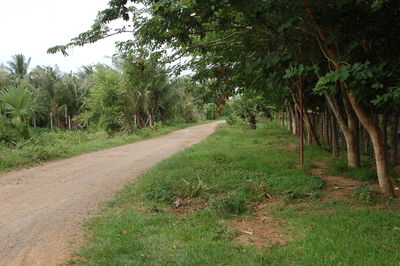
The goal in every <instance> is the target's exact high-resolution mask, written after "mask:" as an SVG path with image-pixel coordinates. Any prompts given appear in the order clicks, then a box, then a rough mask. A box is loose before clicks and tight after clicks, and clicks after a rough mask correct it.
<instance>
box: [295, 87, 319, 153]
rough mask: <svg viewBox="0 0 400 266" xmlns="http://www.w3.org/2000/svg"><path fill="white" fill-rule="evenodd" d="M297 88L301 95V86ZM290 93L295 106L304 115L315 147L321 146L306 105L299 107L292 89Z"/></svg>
mask: <svg viewBox="0 0 400 266" xmlns="http://www.w3.org/2000/svg"><path fill="white" fill-rule="evenodd" d="M297 87H298V89H299V93H300V87H301V86H299V85H297ZM301 90H302V88H301ZM290 92H291V94H292V98H293V102H294V105H295V106H296V107H297V109H298V111H299V112H300V114H301V113H302V114H303V119H304V121H305V122H306V125H307V128H308V130H309V132H310V135H311V140H312V143H313V144H314V145H317V146H321V143H320V142H319V139H318V137H317V135H316V134H315V131H314V126H313V125H312V123H311V120H310V117H309V116H308V113H307V109H306V108H305V106H304V103H303V106H302V108H301V107H300V106H299V104H298V103H297V100H296V96H295V94H294V92H293V90H292V89H291V90H290ZM299 96H300V94H299ZM300 109H301V110H300ZM300 123H301V119H300ZM300 133H301V130H300Z"/></svg>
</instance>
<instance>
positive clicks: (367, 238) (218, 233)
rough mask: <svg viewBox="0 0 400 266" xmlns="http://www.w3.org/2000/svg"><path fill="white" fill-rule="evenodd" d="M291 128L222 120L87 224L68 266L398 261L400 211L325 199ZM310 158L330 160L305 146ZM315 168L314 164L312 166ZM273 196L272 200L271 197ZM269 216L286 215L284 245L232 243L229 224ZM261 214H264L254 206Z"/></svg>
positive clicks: (334, 263)
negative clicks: (293, 148)
mask: <svg viewBox="0 0 400 266" xmlns="http://www.w3.org/2000/svg"><path fill="white" fill-rule="evenodd" d="M293 141H295V139H294V138H293V137H291V136H289V135H288V133H287V132H286V131H284V130H281V129H277V128H271V127H268V128H267V127H265V126H262V125H261V126H260V127H259V128H258V129H257V130H255V131H251V130H247V129H244V128H243V127H242V126H240V125H235V126H227V125H223V126H221V127H220V128H219V129H218V130H217V132H216V133H215V134H213V135H212V136H211V137H209V138H208V139H207V140H205V141H203V142H201V143H200V144H197V145H195V146H193V147H191V148H188V149H186V150H184V151H183V152H180V153H179V154H177V155H175V156H173V157H171V158H169V159H167V160H165V161H163V162H161V163H160V164H158V165H157V166H156V167H155V168H153V169H152V170H150V171H149V172H147V173H146V174H144V175H143V176H142V177H141V178H140V179H139V180H138V181H137V182H135V183H133V184H131V185H128V186H127V187H125V189H123V190H122V191H121V192H120V193H119V194H118V195H117V198H116V199H115V200H113V201H111V202H109V204H107V206H106V207H105V208H104V209H103V210H102V211H101V212H100V213H99V215H98V216H96V217H94V218H92V219H91V220H90V221H89V222H88V224H87V230H88V231H87V237H86V240H85V242H84V244H83V246H82V249H81V250H80V251H79V252H78V254H77V255H76V257H75V259H73V260H71V261H70V263H71V264H82V265H245V264H248V265H268V264H277V265H337V264H343V265H349V264H351V265H353V264H354V265H394V264H396V263H398V261H400V253H399V252H398V250H397V247H398V243H400V230H399V229H400V219H399V218H400V214H399V212H398V211H396V210H393V209H390V208H387V209H385V210H377V209H372V208H370V207H360V208H358V209H351V208H349V207H348V204H335V203H326V202H325V203H323V204H322V203H320V202H319V201H318V193H319V192H320V189H321V188H322V187H323V183H322V181H321V180H320V179H319V178H317V177H313V176H312V175H310V174H309V171H308V169H307V167H306V168H299V167H298V165H297V162H298V156H297V155H296V154H295V153H293V152H289V151H288V150H287V149H285V148H284V147H286V146H287V144H288V143H289V142H293ZM307 154H308V156H318V157H323V156H326V153H324V152H323V151H319V152H318V151H317V150H308V151H307ZM310 167H311V166H310ZM271 197H272V199H271ZM260 203H264V204H265V203H267V205H268V208H267V209H266V210H263V213H262V215H269V216H271V215H272V216H274V217H278V218H283V219H285V220H286V223H285V229H284V232H282V233H283V234H288V235H290V239H292V241H289V242H287V243H285V244H283V245H272V247H268V248H258V247H256V246H253V245H246V244H243V243H240V242H237V241H234V240H235V238H236V236H237V235H238V234H239V233H240V232H237V231H235V230H233V229H232V228H231V227H230V225H231V224H232V223H234V222H237V221H238V220H242V219H252V218H255V217H254V216H255V215H256V214H255V213H257V214H259V211H257V210H258V206H260ZM256 211H257V212H256Z"/></svg>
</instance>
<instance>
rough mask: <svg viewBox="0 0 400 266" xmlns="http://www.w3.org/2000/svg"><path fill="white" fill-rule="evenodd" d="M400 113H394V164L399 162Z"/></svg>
mask: <svg viewBox="0 0 400 266" xmlns="http://www.w3.org/2000/svg"><path fill="white" fill-rule="evenodd" d="M398 132H399V113H398V112H396V113H394V114H393V124H392V165H393V166H395V165H397V164H398V157H397V152H398V143H399V134H398Z"/></svg>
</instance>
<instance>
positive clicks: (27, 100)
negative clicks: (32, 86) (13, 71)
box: [0, 87, 33, 139]
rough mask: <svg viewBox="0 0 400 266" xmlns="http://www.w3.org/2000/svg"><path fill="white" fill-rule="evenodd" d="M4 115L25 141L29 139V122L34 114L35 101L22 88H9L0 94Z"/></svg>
mask: <svg viewBox="0 0 400 266" xmlns="http://www.w3.org/2000/svg"><path fill="white" fill-rule="evenodd" d="M0 103H1V104H2V105H3V108H4V113H5V115H6V117H7V118H10V119H11V123H12V125H13V126H14V127H15V129H16V130H17V131H18V133H19V135H20V137H22V138H23V139H28V138H29V130H28V121H29V117H30V116H31V115H32V113H33V99H32V97H31V95H30V94H29V92H28V91H27V90H25V89H24V88H22V87H9V88H7V89H5V90H4V91H2V92H1V93H0Z"/></svg>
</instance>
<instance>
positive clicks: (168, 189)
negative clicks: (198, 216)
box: [144, 180, 175, 204]
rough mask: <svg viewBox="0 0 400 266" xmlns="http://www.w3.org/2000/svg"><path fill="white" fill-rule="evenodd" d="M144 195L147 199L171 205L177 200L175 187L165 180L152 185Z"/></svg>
mask: <svg viewBox="0 0 400 266" xmlns="http://www.w3.org/2000/svg"><path fill="white" fill-rule="evenodd" d="M144 195H145V197H146V198H147V199H150V200H154V201H157V202H163V203H169V204H170V203H172V202H173V201H174V200H175V194H174V192H173V185H172V184H171V183H169V182H166V181H163V180H161V181H156V182H154V183H152V184H150V186H149V187H148V188H147V189H146V191H145V192H144Z"/></svg>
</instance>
